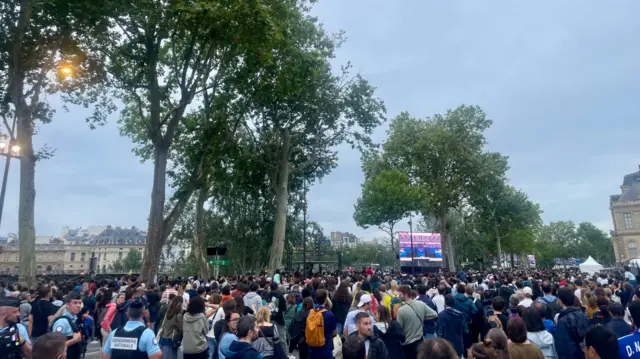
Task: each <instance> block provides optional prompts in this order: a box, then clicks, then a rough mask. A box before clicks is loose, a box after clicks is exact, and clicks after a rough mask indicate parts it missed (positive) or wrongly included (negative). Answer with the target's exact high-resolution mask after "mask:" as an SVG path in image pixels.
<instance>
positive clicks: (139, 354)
mask: <svg viewBox="0 0 640 359" xmlns="http://www.w3.org/2000/svg"><path fill="white" fill-rule="evenodd" d="M143 308H144V305H143V303H142V302H141V301H139V300H134V301H133V302H131V304H130V305H129V309H143ZM141 319H142V318H141ZM102 352H103V353H105V354H109V355H111V359H147V358H148V357H149V356H150V355H153V354H155V353H158V352H160V347H159V346H158V341H157V340H156V338H155V334H154V333H153V331H152V330H151V329H148V328H147V326H146V325H145V324H144V323H143V322H141V321H135V320H131V319H129V321H127V324H125V325H124V326H123V327H120V328H118V329H116V330H112V331H111V333H110V334H109V337H107V340H106V341H105V343H104V349H102Z"/></svg>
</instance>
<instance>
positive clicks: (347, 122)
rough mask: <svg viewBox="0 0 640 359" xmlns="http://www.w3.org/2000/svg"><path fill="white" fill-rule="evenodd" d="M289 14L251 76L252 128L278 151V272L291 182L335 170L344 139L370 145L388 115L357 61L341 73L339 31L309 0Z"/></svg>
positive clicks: (273, 265) (274, 259)
mask: <svg viewBox="0 0 640 359" xmlns="http://www.w3.org/2000/svg"><path fill="white" fill-rule="evenodd" d="M281 21H283V22H284V25H283V26H285V27H286V28H287V30H288V31H286V32H284V33H283V34H282V39H281V40H282V41H279V42H277V46H276V48H275V50H274V51H273V52H271V54H269V55H268V57H267V58H266V59H265V66H264V68H263V70H262V71H260V72H258V73H256V74H255V76H254V77H253V78H252V80H251V81H249V82H248V83H247V86H249V87H250V88H252V89H254V92H253V95H251V96H250V97H249V98H250V99H251V106H252V109H253V111H252V114H253V116H252V118H251V120H252V124H251V125H250V126H247V128H250V129H251V133H252V136H253V137H254V138H256V139H257V140H260V139H264V138H268V139H269V140H270V141H271V143H272V144H273V151H274V153H275V157H276V158H277V160H276V162H275V165H274V166H273V168H272V173H273V175H272V176H271V178H274V179H276V180H275V181H274V184H275V188H276V197H275V198H276V209H275V212H276V215H275V220H276V222H275V228H274V230H273V239H272V243H271V249H270V259H269V270H270V271H271V272H273V271H275V270H276V269H277V268H279V267H280V265H281V264H282V256H283V251H284V247H285V233H286V228H287V212H288V206H289V187H290V182H294V183H295V182H302V180H303V179H305V180H312V179H316V178H321V177H322V176H324V175H325V174H327V173H328V172H329V171H330V170H331V169H332V168H333V166H334V164H335V158H336V152H335V147H336V146H338V145H340V144H341V143H344V142H347V143H350V144H352V145H353V146H367V145H369V144H370V140H369V136H370V134H371V133H372V131H373V129H374V128H375V127H377V126H378V125H379V124H380V123H381V122H382V121H383V119H384V118H383V113H384V106H383V104H382V102H381V101H380V100H379V99H377V98H375V96H374V89H373V87H372V86H371V85H370V84H369V83H368V82H367V81H366V80H365V79H364V78H363V77H362V76H360V75H355V76H351V75H350V74H349V72H348V71H349V66H345V67H343V68H342V71H341V73H340V75H338V76H336V75H334V74H333V72H332V68H331V65H330V59H331V58H333V56H334V51H335V48H336V47H337V46H338V45H339V44H340V42H341V38H340V37H339V36H338V37H331V36H329V35H327V34H326V33H325V32H324V30H323V29H322V27H321V25H319V24H318V23H317V20H316V18H314V17H311V16H310V15H308V12H307V9H303V8H302V7H298V8H296V11H290V12H288V13H286V14H283V16H282V18H281ZM309 182H311V181H309ZM298 188H299V187H298Z"/></svg>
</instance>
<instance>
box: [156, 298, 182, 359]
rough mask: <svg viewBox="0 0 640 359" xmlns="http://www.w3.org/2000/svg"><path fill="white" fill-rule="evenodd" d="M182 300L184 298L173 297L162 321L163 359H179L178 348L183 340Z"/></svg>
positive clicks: (161, 344)
mask: <svg viewBox="0 0 640 359" xmlns="http://www.w3.org/2000/svg"><path fill="white" fill-rule="evenodd" d="M182 300H183V299H182V297H179V296H173V299H172V300H171V303H169V307H168V308H167V312H166V313H165V315H164V318H163V319H162V326H161V330H160V343H159V344H160V349H161V350H162V359H177V358H178V347H179V346H180V339H181V338H182V323H183V315H182Z"/></svg>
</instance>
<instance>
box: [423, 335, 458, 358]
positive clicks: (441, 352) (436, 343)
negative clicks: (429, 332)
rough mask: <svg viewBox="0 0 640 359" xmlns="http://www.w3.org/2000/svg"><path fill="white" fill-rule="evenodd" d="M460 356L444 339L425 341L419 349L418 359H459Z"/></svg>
mask: <svg viewBox="0 0 640 359" xmlns="http://www.w3.org/2000/svg"><path fill="white" fill-rule="evenodd" d="M458 358H460V356H459V355H458V353H456V351H455V349H453V347H452V346H451V344H450V343H449V342H448V341H446V340H444V339H439V338H438V339H429V340H425V341H424V342H423V343H422V344H420V347H418V356H417V359H458Z"/></svg>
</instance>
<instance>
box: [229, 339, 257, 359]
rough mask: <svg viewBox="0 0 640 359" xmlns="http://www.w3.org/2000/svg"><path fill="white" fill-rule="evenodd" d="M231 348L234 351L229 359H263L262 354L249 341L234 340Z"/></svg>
mask: <svg viewBox="0 0 640 359" xmlns="http://www.w3.org/2000/svg"><path fill="white" fill-rule="evenodd" d="M229 350H230V351H232V352H233V353H232V354H231V355H228V356H227V359H262V355H260V353H259V352H258V351H257V350H256V348H254V347H253V346H252V345H251V344H249V343H245V342H240V341H234V342H232V343H231V346H229Z"/></svg>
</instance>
